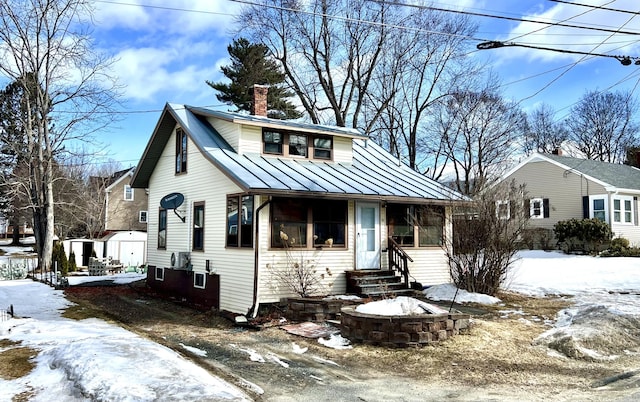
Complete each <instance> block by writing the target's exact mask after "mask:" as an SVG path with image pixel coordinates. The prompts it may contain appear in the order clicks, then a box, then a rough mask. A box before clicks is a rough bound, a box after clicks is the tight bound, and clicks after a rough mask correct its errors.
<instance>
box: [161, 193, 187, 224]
mask: <svg viewBox="0 0 640 402" xmlns="http://www.w3.org/2000/svg"><path fill="white" fill-rule="evenodd" d="M183 202H184V195H182V194H181V193H171V194H167V195H165V196H164V197H162V199H161V200H160V206H161V207H162V208H164V209H173V213H174V214H176V216H177V217H178V218H180V220H181V221H182V223H184V222H185V221H186V218H185V217H184V216H180V214H179V213H178V211H176V209H177V208H178V207H179V206H180V205H182V203H183Z"/></svg>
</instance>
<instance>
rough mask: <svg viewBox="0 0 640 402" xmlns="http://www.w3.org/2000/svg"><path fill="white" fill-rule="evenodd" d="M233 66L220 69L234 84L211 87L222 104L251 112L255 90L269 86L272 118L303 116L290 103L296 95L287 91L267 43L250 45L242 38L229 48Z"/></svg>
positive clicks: (211, 83)
mask: <svg viewBox="0 0 640 402" xmlns="http://www.w3.org/2000/svg"><path fill="white" fill-rule="evenodd" d="M227 51H228V52H229V56H231V65H228V66H222V67H221V68H220V70H221V71H222V73H223V74H224V75H225V77H227V78H228V79H229V80H230V81H231V83H228V84H227V83H224V82H211V81H207V84H208V85H209V86H211V87H212V88H213V89H215V90H216V91H218V92H219V93H218V94H217V95H216V96H217V98H218V100H219V101H220V102H224V103H226V104H228V105H235V106H236V108H237V110H238V111H240V110H244V111H249V110H251V102H252V99H253V97H252V93H251V91H252V88H253V85H254V84H260V85H268V86H269V92H268V94H267V110H268V112H267V113H268V116H269V117H271V118H276V119H297V118H300V117H302V113H300V112H299V111H298V110H296V107H295V106H294V105H293V104H292V103H291V102H290V101H288V100H287V98H290V97H292V96H293V95H294V93H293V92H291V91H289V90H288V89H287V88H286V86H285V85H286V84H285V75H284V73H283V72H282V71H281V70H280V68H279V66H278V63H277V62H276V61H275V60H274V59H271V58H269V57H268V53H269V49H268V48H267V47H266V46H265V45H263V44H256V43H250V42H249V41H248V40H247V39H244V38H239V39H236V40H234V41H233V43H232V44H231V45H229V46H227Z"/></svg>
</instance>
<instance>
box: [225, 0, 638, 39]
mask: <svg viewBox="0 0 640 402" xmlns="http://www.w3.org/2000/svg"><path fill="white" fill-rule="evenodd" d="M233 1H237V0H233ZM369 1H373V2H376V3H381V4H388V5H395V6H404V7H413V8H420V9H426V10H434V11H441V12H447V13H455V14H463V15H471V16H475V17H485V18H497V19H502V20H507V21H519V22H530V23H533V24H545V25H554V26H561V27H565V28H576V29H587V30H594V31H601V32H610V33H611V32H612V33H618V34H626V35H640V32H632V31H619V30H616V29H612V28H599V27H597V26H585V25H574V24H564V23H562V22H545V21H537V20H531V19H528V18H516V17H506V16H502V15H494V14H486V13H476V12H472V11H462V10H450V9H446V8H440V7H433V6H424V5H419V4H405V3H398V2H396V1H386V0H369Z"/></svg>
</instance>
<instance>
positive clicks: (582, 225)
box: [553, 218, 613, 254]
mask: <svg viewBox="0 0 640 402" xmlns="http://www.w3.org/2000/svg"><path fill="white" fill-rule="evenodd" d="M553 232H554V234H555V236H556V239H557V240H558V244H559V245H560V247H561V248H562V250H563V251H564V252H566V253H580V254H584V253H586V254H598V253H599V252H601V251H602V250H605V249H607V248H608V247H609V243H610V241H611V238H612V237H613V233H611V229H610V228H609V225H608V224H607V223H606V222H603V221H601V220H599V219H596V218H592V219H575V218H574V219H569V220H566V221H560V222H558V223H556V224H555V225H554V227H553Z"/></svg>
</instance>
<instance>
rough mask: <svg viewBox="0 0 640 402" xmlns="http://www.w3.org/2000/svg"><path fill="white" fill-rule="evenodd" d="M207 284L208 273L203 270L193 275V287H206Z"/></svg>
mask: <svg viewBox="0 0 640 402" xmlns="http://www.w3.org/2000/svg"><path fill="white" fill-rule="evenodd" d="M205 285H206V275H205V274H203V273H201V272H196V273H195V274H194V275H193V287H194V288H198V289H204V288H205Z"/></svg>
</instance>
